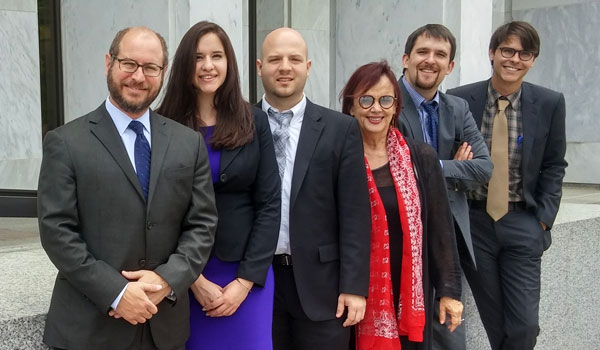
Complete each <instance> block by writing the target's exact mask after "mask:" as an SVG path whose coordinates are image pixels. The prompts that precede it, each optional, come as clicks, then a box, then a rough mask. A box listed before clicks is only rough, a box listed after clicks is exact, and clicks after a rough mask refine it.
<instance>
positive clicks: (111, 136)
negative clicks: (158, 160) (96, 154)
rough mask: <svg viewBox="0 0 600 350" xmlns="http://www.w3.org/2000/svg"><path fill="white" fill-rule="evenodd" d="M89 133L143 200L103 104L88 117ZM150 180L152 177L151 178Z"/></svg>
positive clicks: (118, 137) (135, 177)
mask: <svg viewBox="0 0 600 350" xmlns="http://www.w3.org/2000/svg"><path fill="white" fill-rule="evenodd" d="M90 131H91V133H92V134H93V135H94V136H96V138H97V139H98V140H99V141H100V142H101V143H102V145H104V147H105V148H106V150H107V151H108V153H110V155H111V156H112V158H113V159H114V160H115V162H116V163H117V165H118V166H119V167H120V168H121V170H123V172H124V173H125V175H126V176H127V179H128V180H129V182H131V185H133V187H135V189H136V190H137V192H138V194H139V195H140V197H142V199H144V192H142V186H141V185H140V182H139V180H138V178H137V175H136V174H135V170H134V169H133V165H132V164H131V160H130V159H129V156H128V155H127V150H126V149H125V146H124V145H123V140H122V139H121V136H120V135H119V133H118V131H117V128H116V127H115V124H114V123H113V121H112V119H111V118H110V115H109V114H108V111H107V110H106V107H105V106H104V103H102V105H101V106H100V107H99V108H98V109H96V112H95V113H94V114H93V115H92V116H91V117H90ZM151 178H152V176H151Z"/></svg>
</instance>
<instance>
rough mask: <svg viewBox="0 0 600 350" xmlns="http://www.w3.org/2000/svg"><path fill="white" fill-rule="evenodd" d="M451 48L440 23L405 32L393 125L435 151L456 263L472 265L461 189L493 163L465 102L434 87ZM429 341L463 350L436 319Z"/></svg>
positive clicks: (458, 335) (459, 333)
mask: <svg viewBox="0 0 600 350" xmlns="http://www.w3.org/2000/svg"><path fill="white" fill-rule="evenodd" d="M455 52H456V39H455V38H454V35H452V33H451V32H450V31H449V30H448V28H446V27H444V26H443V25H440V24H428V25H425V26H423V27H420V28H418V29H417V30H415V31H414V32H413V33H412V34H410V36H409V37H408V39H407V41H406V45H405V49H404V55H403V57H402V64H403V67H404V76H402V78H400V80H399V82H398V83H399V84H400V87H401V89H402V101H403V103H402V112H401V114H400V116H399V117H398V125H399V129H400V131H401V132H402V133H403V134H404V135H406V136H408V137H412V138H415V139H417V140H421V141H424V142H427V143H428V144H430V145H431V146H432V147H433V148H435V149H436V151H437V153H438V158H439V159H440V164H441V166H442V171H443V174H444V177H445V179H446V185H447V188H448V200H449V202H450V208H451V209H452V215H453V217H454V226H455V229H456V230H457V231H458V232H460V233H461V234H457V235H456V239H457V246H458V251H459V254H460V260H461V265H463V266H465V265H468V266H475V257H474V254H473V243H472V241H471V231H470V226H469V208H468V204H467V196H466V192H467V191H468V190H470V189H473V188H475V187H477V186H479V185H481V184H484V183H487V181H488V180H489V178H490V176H491V174H492V168H493V167H492V162H491V160H490V156H489V152H488V149H487V146H486V145H485V142H484V140H483V137H482V136H481V133H480V132H479V130H478V128H477V125H476V124H475V120H474V119H473V116H472V115H471V112H469V106H468V105H467V102H466V101H465V100H463V99H461V98H457V97H455V96H450V95H446V94H444V93H442V92H441V91H438V87H439V86H440V84H441V83H442V81H443V80H444V78H445V76H446V75H448V74H450V72H452V68H453V67H454V54H455ZM461 237H462V238H461ZM437 304H438V303H437V300H436V306H435V307H434V312H435V314H436V315H435V317H434V319H435V320H439V315H438V313H439V307H438V306H437ZM433 339H434V342H433V344H434V348H436V349H451V350H454V349H465V331H464V327H459V328H458V329H457V330H456V331H455V332H454V333H451V332H449V331H448V330H447V329H446V328H445V327H444V325H440V324H439V323H438V322H435V323H434V326H433Z"/></svg>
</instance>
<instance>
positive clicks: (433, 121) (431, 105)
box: [422, 101, 438, 151]
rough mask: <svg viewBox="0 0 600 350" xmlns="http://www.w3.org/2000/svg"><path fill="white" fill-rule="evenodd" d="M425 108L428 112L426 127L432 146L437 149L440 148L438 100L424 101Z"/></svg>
mask: <svg viewBox="0 0 600 350" xmlns="http://www.w3.org/2000/svg"><path fill="white" fill-rule="evenodd" d="M422 106H423V109H424V110H425V112H426V113H427V118H425V129H426V130H427V133H428V134H429V135H428V136H429V141H430V145H431V147H433V148H434V149H435V150H436V151H437V150H438V114H437V102H435V101H431V102H423V104H422Z"/></svg>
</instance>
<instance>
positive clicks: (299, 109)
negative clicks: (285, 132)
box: [262, 93, 306, 119]
mask: <svg viewBox="0 0 600 350" xmlns="http://www.w3.org/2000/svg"><path fill="white" fill-rule="evenodd" d="M265 96H266V95H263V97H262V110H263V111H264V112H265V113H268V111H269V108H273V109H274V110H276V111H279V112H281V113H283V112H285V111H280V110H278V109H277V108H275V107H273V106H271V105H270V104H269V102H267V99H266V98H265ZM305 110H306V95H305V94H304V93H303V94H302V99H301V100H300V102H298V103H297V104H296V105H295V106H294V107H292V108H290V109H288V111H292V113H293V114H294V115H293V116H292V119H293V118H294V117H295V116H297V115H304V111H305Z"/></svg>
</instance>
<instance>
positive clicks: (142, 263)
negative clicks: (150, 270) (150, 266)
mask: <svg viewBox="0 0 600 350" xmlns="http://www.w3.org/2000/svg"><path fill="white" fill-rule="evenodd" d="M138 265H140V267H146V260H144V259H140V260H139V261H138Z"/></svg>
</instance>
